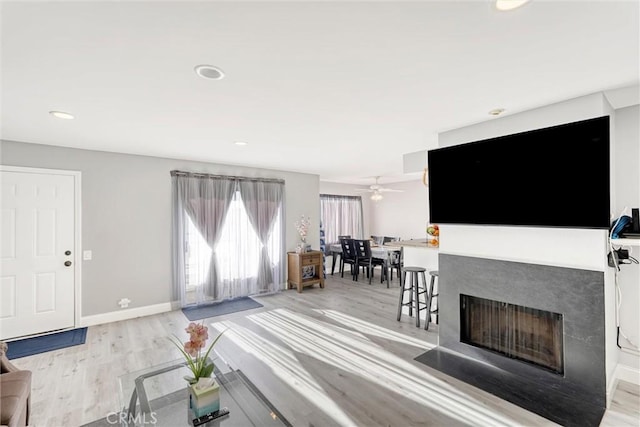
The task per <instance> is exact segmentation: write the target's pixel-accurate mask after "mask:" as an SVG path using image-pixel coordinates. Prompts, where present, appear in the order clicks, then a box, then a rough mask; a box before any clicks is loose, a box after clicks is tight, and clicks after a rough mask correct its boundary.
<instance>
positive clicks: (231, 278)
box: [172, 171, 284, 306]
mask: <svg viewBox="0 0 640 427" xmlns="http://www.w3.org/2000/svg"><path fill="white" fill-rule="evenodd" d="M272 181H274V182H272ZM172 184H173V191H174V199H173V204H174V206H173V273H174V274H173V277H174V294H175V295H174V296H175V298H176V299H177V300H180V301H181V303H182V306H186V305H192V304H201V303H205V302H211V301H220V300H224V299H229V298H235V297H240V296H247V295H255V294H259V293H266V292H273V291H276V290H278V289H280V288H281V284H282V283H284V246H283V244H284V243H283V242H284V236H283V232H284V227H283V224H282V222H283V215H282V211H283V204H284V182H283V181H276V180H266V182H262V181H260V180H252V179H251V180H250V179H244V178H239V177H217V176H210V175H202V174H188V173H184V172H178V171H173V172H172ZM247 206H248V208H247Z"/></svg>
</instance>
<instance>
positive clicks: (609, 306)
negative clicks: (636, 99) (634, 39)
mask: <svg viewBox="0 0 640 427" xmlns="http://www.w3.org/2000/svg"><path fill="white" fill-rule="evenodd" d="M610 112H611V107H610V105H609V103H608V101H607V99H606V98H605V96H604V95H603V94H601V93H597V94H592V95H587V96H583V97H580V98H575V99H571V100H568V101H564V102H560V103H557V104H553V105H549V106H545V107H541V108H537V109H534V110H529V111H525V112H522V113H517V114H512V115H509V116H504V117H500V118H497V119H493V120H489V121H487V122H483V123H478V124H476V125H472V126H467V127H464V128H460V129H455V130H451V131H448V132H443V133H441V134H440V135H439V146H441V147H444V146H451V145H456V144H461V143H466V142H471V141H477V140H481V139H486V138H492V137H497V136H503V135H508V134H512V133H517V132H524V131H528V130H533V129H538V128H544V127H548V126H554V125H559V124H563V123H569V122H574V121H578V120H585V119H590V118H595V117H600V116H603V115H607V114H609V113H610ZM612 122H613V120H612ZM613 126H615V124H614V123H612V127H613ZM636 141H637V140H636ZM612 145H613V146H615V135H613V134H612ZM612 163H613V159H612ZM540 173H544V162H543V161H542V162H541V171H540ZM612 179H613V177H612ZM612 185H613V184H612ZM612 207H613V202H612ZM606 237H607V232H606V231H605V230H575V229H558V228H528V227H489V226H454V225H445V226H441V230H440V252H441V253H452V254H460V255H469V256H482V257H486V258H494V259H505V260H512V261H521V262H531V263H537V264H551V265H557V266H565V267H571V268H585V269H591V270H596V271H603V272H604V273H605V311H606V316H605V334H606V343H605V346H606V358H607V360H606V371H607V385H608V386H609V387H610V386H612V385H613V384H614V381H613V378H614V371H615V368H616V365H617V363H618V358H619V353H620V352H619V351H618V349H617V347H616V345H615V335H616V330H615V316H614V310H613V304H614V297H613V283H612V280H611V279H612V272H611V271H610V269H608V268H607V267H606V254H607V247H606ZM636 328H637V325H636Z"/></svg>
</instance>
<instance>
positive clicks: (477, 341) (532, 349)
mask: <svg viewBox="0 0 640 427" xmlns="http://www.w3.org/2000/svg"><path fill="white" fill-rule="evenodd" d="M460 341H462V342H463V343H466V344H470V345H474V346H477V347H481V348H486V349H487V350H491V351H495V352H497V353H500V354H503V355H505V356H507V357H511V358H513V359H518V360H523V361H525V362H530V363H533V364H535V365H537V366H541V367H543V368H545V369H549V370H550V371H552V372H555V373H557V374H562V373H564V359H563V348H562V314H559V313H553V312H550V311H546V310H538V309H536V308H531V307H526V306H522V305H516V304H509V303H506V302H502V301H494V300H490V299H486V298H478V297H474V296H471V295H464V294H462V295H460Z"/></svg>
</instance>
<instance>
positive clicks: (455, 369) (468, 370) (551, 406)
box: [416, 253, 606, 426]
mask: <svg viewBox="0 0 640 427" xmlns="http://www.w3.org/2000/svg"><path fill="white" fill-rule="evenodd" d="M439 289H440V291H439V293H440V295H439V301H438V302H439V313H440V318H439V330H438V334H439V343H438V344H439V345H438V347H436V348H435V349H433V350H430V351H428V352H427V353H424V354H422V355H420V356H418V357H417V358H416V360H418V361H420V362H422V363H425V364H427V365H429V366H431V367H433V368H436V369H438V370H440V371H442V372H444V373H446V374H448V375H451V376H454V377H456V378H458V379H461V380H463V381H465V382H468V383H470V384H472V385H474V386H476V387H479V388H481V389H484V390H486V391H488V392H490V393H492V394H495V395H497V396H499V397H501V398H503V399H505V400H507V401H510V402H512V403H514V404H517V405H519V406H522V407H524V408H525V409H528V410H530V411H532V412H535V413H538V414H539V415H541V416H543V417H546V418H548V419H550V420H552V421H554V422H556V423H559V424H562V425H576V426H589V425H593V426H597V425H599V423H600V420H601V418H602V415H603V414H604V410H605V405H606V372H605V369H606V368H605V330H604V326H605V313H604V273H603V272H601V271H591V270H582V269H573V268H564V267H555V266H547V265H538V264H528V263H520V262H511V261H503V260H494V259H485V258H476V257H466V256H459V255H450V254H444V253H441V254H440V255H439ZM461 295H467V296H471V297H476V298H481V299H487V300H493V301H497V302H501V303H505V304H508V305H514V306H522V307H529V308H531V309H534V310H543V311H546V312H551V313H554V314H557V315H558V318H560V319H561V329H562V331H561V333H562V336H561V338H560V344H557V343H556V344H555V345H556V346H557V345H561V346H562V349H561V353H562V356H561V357H562V359H563V360H562V363H561V365H562V369H561V370H560V372H561V373H558V372H553V369H547V368H545V367H540V366H538V365H536V364H534V363H529V362H527V361H523V360H519V359H517V358H512V357H507V356H505V355H504V354H501V353H500V352H499V351H494V350H490V349H486V348H482V347H481V346H478V345H471V344H468V343H464V342H462V338H461V318H463V316H462V315H461ZM462 300H463V301H464V297H462ZM475 321H477V318H476V319H475ZM467 327H468V326H467ZM497 348H498V347H497ZM498 350H499V348H498Z"/></svg>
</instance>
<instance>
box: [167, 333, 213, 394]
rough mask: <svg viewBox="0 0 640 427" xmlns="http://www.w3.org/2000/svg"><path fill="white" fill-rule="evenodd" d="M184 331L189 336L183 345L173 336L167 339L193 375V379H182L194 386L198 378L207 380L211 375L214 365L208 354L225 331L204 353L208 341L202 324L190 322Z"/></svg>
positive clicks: (207, 335) (207, 334)
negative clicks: (179, 353)
mask: <svg viewBox="0 0 640 427" xmlns="http://www.w3.org/2000/svg"><path fill="white" fill-rule="evenodd" d="M185 331H186V332H187V333H188V334H189V341H187V342H185V343H184V344H183V343H182V342H181V341H180V338H178V337H177V336H175V335H173V337H169V340H170V341H171V342H172V343H173V344H174V345H175V346H176V347H177V348H178V350H180V352H181V353H182V355H183V356H184V358H185V360H186V362H187V367H188V368H189V369H190V370H191V373H192V374H193V377H187V376H185V377H184V379H185V380H187V381H188V382H189V384H195V383H197V382H198V380H199V379H200V378H208V377H210V376H211V374H212V373H213V369H214V368H215V365H214V363H213V361H212V360H211V359H209V353H211V350H213V346H214V345H215V344H216V343H217V342H218V340H219V339H220V337H222V334H224V333H225V331H226V330H224V331H222V332H220V334H219V335H218V336H217V337H216V338H215V339H214V340H213V342H212V343H211V344H210V345H209V347H208V348H207V349H206V351H204V347H205V344H206V342H207V339H209V330H208V329H207V327H206V326H204V322H203V323H194V322H191V323H189V326H187V327H186V328H185ZM203 353H204V354H203Z"/></svg>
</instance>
